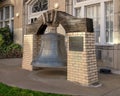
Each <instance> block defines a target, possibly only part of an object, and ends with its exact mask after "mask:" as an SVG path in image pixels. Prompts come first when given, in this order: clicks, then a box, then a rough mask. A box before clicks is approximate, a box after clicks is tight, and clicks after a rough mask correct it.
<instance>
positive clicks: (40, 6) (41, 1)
mask: <svg viewBox="0 0 120 96" xmlns="http://www.w3.org/2000/svg"><path fill="white" fill-rule="evenodd" d="M47 9H48V0H38V1H37V2H36V3H35V4H34V5H33V7H32V13H35V12H39V11H43V10H47Z"/></svg>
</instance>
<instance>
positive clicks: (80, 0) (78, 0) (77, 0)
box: [76, 0, 86, 2]
mask: <svg viewBox="0 0 120 96" xmlns="http://www.w3.org/2000/svg"><path fill="white" fill-rule="evenodd" d="M83 1H86V0H76V2H83Z"/></svg>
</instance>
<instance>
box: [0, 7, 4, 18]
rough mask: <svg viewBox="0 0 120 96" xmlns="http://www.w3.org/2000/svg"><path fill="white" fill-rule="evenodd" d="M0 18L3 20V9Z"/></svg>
mask: <svg viewBox="0 0 120 96" xmlns="http://www.w3.org/2000/svg"><path fill="white" fill-rule="evenodd" d="M0 20H3V9H0Z"/></svg>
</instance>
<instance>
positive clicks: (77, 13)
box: [75, 8, 81, 18]
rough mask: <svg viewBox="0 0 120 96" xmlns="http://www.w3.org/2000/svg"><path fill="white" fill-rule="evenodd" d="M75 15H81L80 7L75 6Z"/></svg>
mask: <svg viewBox="0 0 120 96" xmlns="http://www.w3.org/2000/svg"><path fill="white" fill-rule="evenodd" d="M75 16H76V17H78V18H80V17H81V8H75Z"/></svg>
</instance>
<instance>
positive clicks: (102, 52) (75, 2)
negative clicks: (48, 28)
mask: <svg viewBox="0 0 120 96" xmlns="http://www.w3.org/2000/svg"><path fill="white" fill-rule="evenodd" d="M55 5H59V6H58V9H57V10H61V11H65V12H67V13H69V14H71V15H74V16H76V17H78V18H92V19H93V23H94V32H95V41H96V55H97V59H98V61H101V62H100V63H99V64H100V65H99V64H98V65H99V66H104V67H107V68H110V69H111V70H112V71H113V72H114V73H120V59H119V57H120V1H119V0H3V2H0V27H5V26H8V25H9V27H10V29H11V31H13V32H14V41H15V42H16V43H19V44H21V45H22V43H23V38H24V34H27V33H26V30H27V25H28V24H32V23H33V22H34V21H36V20H37V18H38V17H40V15H41V14H42V13H43V12H45V11H47V10H51V9H54V6H55ZM18 6H19V7H18ZM58 32H59V33H62V34H65V30H64V28H63V27H62V26H61V25H60V26H59V28H58Z"/></svg>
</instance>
